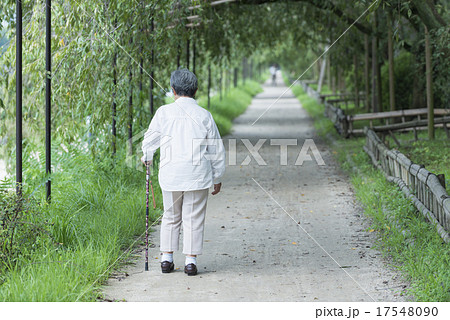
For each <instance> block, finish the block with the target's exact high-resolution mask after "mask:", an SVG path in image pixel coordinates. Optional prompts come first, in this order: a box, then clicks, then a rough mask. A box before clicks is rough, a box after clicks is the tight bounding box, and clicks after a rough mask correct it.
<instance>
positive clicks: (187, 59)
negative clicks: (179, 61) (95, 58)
mask: <svg viewBox="0 0 450 320" xmlns="http://www.w3.org/2000/svg"><path fill="white" fill-rule="evenodd" d="M190 51H191V48H190V41H189V39H187V40H186V69H188V70H189V65H190V60H191V59H190V58H191V57H190V53H191V52H190Z"/></svg>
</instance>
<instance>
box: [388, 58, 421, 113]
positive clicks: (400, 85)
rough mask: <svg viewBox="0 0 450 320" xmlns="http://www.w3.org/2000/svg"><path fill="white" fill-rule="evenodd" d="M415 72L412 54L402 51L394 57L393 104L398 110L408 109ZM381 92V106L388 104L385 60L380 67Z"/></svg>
mask: <svg viewBox="0 0 450 320" xmlns="http://www.w3.org/2000/svg"><path fill="white" fill-rule="evenodd" d="M415 72H416V67H415V61H414V56H413V55H412V54H411V53H409V52H406V51H402V52H401V53H400V54H399V55H398V56H396V57H395V59H394V81H395V105H396V108H397V109H398V110H403V109H410V108H411V106H412V90H411V88H412V87H413V81H414V73H415ZM381 92H382V97H381V98H382V104H383V106H389V65H388V62H387V61H386V62H385V63H384V64H383V66H382V67H381Z"/></svg>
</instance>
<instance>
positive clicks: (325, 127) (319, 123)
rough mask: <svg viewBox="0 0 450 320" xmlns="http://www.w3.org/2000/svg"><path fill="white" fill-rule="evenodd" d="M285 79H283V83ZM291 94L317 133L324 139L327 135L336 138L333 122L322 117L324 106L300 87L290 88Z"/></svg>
mask: <svg viewBox="0 0 450 320" xmlns="http://www.w3.org/2000/svg"><path fill="white" fill-rule="evenodd" d="M286 81H287V79H285V82H286ZM291 89H292V92H293V93H294V95H295V96H296V97H297V99H298V100H300V103H301V105H302V108H304V109H305V110H306V112H308V114H309V115H310V116H311V118H312V119H313V120H314V127H315V129H316V130H317V133H318V134H319V135H320V136H321V137H324V138H326V137H327V136H329V135H332V136H337V133H336V129H335V128H334V125H333V122H331V120H330V119H328V118H327V117H325V116H324V111H325V106H324V105H323V104H320V103H318V102H317V100H316V99H315V98H312V97H310V96H309V95H308V94H307V93H306V92H305V91H304V90H303V88H302V87H301V86H300V85H294V86H292V88H291Z"/></svg>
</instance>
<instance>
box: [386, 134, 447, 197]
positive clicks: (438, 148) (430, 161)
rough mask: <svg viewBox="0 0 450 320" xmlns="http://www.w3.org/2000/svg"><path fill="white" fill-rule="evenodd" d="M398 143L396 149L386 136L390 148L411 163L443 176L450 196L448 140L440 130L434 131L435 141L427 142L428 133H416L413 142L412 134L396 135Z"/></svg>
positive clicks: (391, 140)
mask: <svg viewBox="0 0 450 320" xmlns="http://www.w3.org/2000/svg"><path fill="white" fill-rule="evenodd" d="M396 137H397V140H399V142H400V147H398V146H397V145H396V144H395V142H394V140H393V139H392V138H391V137H390V136H388V137H387V141H388V143H389V145H390V146H391V147H395V148H397V149H398V150H399V151H400V152H402V153H403V154H405V155H406V156H407V157H408V158H409V159H411V161H413V162H414V163H418V164H423V165H425V168H426V169H427V170H428V171H430V172H433V173H434V174H444V175H445V177H446V178H447V181H446V189H447V192H448V193H449V194H450V183H449V181H450V180H449V179H450V153H449V152H448V151H449V150H450V139H448V138H447V135H446V133H445V131H444V130H443V129H441V128H436V129H435V139H434V140H431V141H430V140H428V131H427V130H420V131H418V134H417V137H418V140H417V141H415V140H414V133H413V132H408V133H402V134H396Z"/></svg>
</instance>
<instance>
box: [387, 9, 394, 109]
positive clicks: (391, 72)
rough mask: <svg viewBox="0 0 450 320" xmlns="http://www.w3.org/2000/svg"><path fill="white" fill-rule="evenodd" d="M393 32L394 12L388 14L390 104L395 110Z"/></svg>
mask: <svg viewBox="0 0 450 320" xmlns="http://www.w3.org/2000/svg"><path fill="white" fill-rule="evenodd" d="M392 38H393V34H392V14H391V13H389V16H388V58H389V105H390V110H391V111H394V110H395V87H394V84H395V77H394V43H393V39H392Z"/></svg>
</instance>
